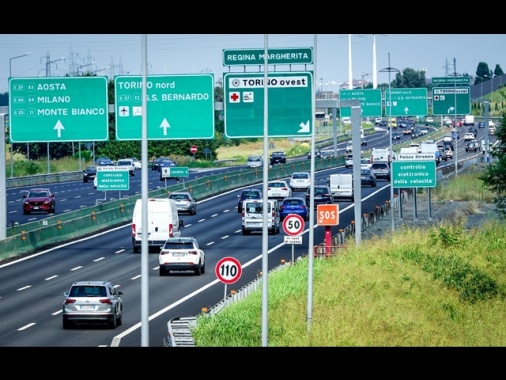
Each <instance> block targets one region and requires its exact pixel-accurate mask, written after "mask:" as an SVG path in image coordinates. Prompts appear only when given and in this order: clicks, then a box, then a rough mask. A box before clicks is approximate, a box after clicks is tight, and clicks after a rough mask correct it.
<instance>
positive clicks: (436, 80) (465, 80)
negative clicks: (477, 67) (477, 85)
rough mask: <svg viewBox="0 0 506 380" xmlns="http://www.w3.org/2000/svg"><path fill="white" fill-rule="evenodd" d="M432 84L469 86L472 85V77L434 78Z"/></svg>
mask: <svg viewBox="0 0 506 380" xmlns="http://www.w3.org/2000/svg"><path fill="white" fill-rule="evenodd" d="M432 84H433V85H437V84H440V85H441V84H457V85H459V84H460V85H462V84H463V85H467V86H469V85H470V84H471V77H436V78H434V77H433V78H432Z"/></svg>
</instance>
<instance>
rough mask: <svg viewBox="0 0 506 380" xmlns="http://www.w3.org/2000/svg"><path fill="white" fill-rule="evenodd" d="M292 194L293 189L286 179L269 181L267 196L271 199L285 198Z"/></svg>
mask: <svg viewBox="0 0 506 380" xmlns="http://www.w3.org/2000/svg"><path fill="white" fill-rule="evenodd" d="M291 196H292V189H291V188H290V186H288V184H287V183H286V181H283V180H276V181H269V182H268V183H267V198H269V199H284V198H286V197H291Z"/></svg>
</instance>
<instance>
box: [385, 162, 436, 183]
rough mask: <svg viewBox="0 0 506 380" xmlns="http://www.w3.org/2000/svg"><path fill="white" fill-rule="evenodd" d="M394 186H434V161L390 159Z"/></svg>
mask: <svg viewBox="0 0 506 380" xmlns="http://www.w3.org/2000/svg"><path fill="white" fill-rule="evenodd" d="M392 185H393V187H394V189H395V188H413V187H415V188H419V187H436V161H435V160H432V161H392Z"/></svg>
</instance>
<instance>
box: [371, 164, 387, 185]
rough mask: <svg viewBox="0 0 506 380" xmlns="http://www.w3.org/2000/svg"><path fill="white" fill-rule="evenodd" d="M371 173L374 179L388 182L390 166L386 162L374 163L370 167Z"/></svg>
mask: <svg viewBox="0 0 506 380" xmlns="http://www.w3.org/2000/svg"><path fill="white" fill-rule="evenodd" d="M371 172H372V174H374V176H375V177H376V179H384V180H387V181H390V165H389V164H388V162H384V161H376V162H373V163H372V165H371Z"/></svg>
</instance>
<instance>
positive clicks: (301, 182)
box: [289, 172, 311, 191]
mask: <svg viewBox="0 0 506 380" xmlns="http://www.w3.org/2000/svg"><path fill="white" fill-rule="evenodd" d="M289 186H290V188H291V189H292V191H297V190H303V191H306V190H307V188H308V187H309V186H311V175H310V174H309V172H294V173H292V176H291V177H290V183H289Z"/></svg>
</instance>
